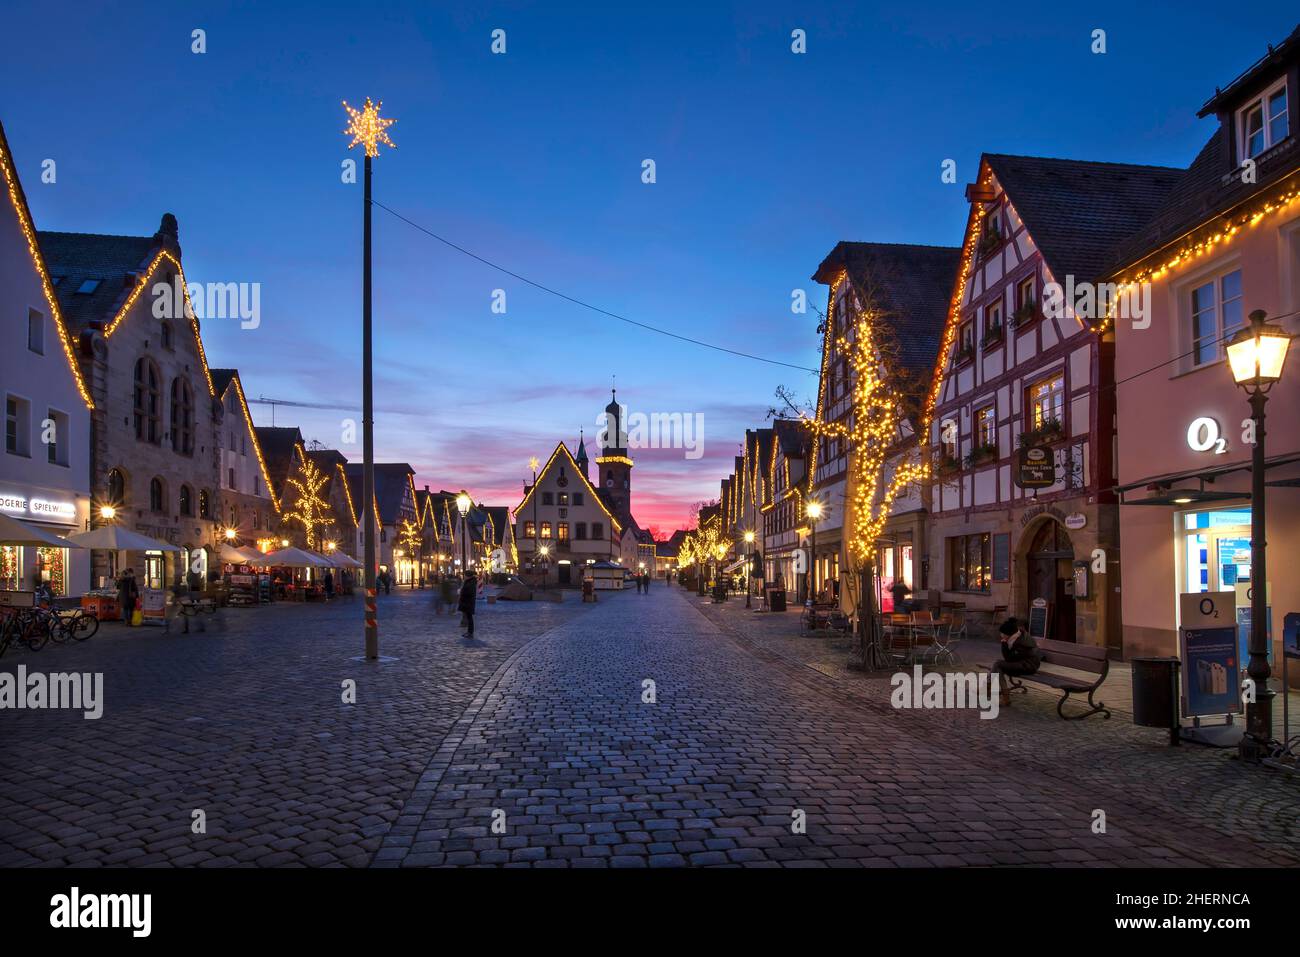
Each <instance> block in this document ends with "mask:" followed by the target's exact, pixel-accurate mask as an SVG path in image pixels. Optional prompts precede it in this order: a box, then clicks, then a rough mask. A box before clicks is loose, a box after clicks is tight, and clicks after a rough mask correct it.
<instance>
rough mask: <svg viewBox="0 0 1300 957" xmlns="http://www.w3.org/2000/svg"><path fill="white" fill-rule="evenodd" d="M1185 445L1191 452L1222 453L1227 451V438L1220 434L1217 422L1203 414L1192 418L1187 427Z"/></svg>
mask: <svg viewBox="0 0 1300 957" xmlns="http://www.w3.org/2000/svg"><path fill="white" fill-rule="evenodd" d="M1187 447H1188V448H1189V449H1191V450H1192V451H1193V452H1213V453H1214V454H1215V455H1222V454H1223V453H1225V452H1227V451H1228V440H1227V439H1225V438H1224V437H1223V436H1222V434H1220V429H1219V423H1218V422H1217V421H1216V420H1214V419H1212V418H1210V417H1209V416H1208V415H1203V416H1200V417H1199V418H1196V419H1192V424H1191V425H1189V426H1188V427H1187Z"/></svg>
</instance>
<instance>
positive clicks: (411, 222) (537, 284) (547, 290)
mask: <svg viewBox="0 0 1300 957" xmlns="http://www.w3.org/2000/svg"><path fill="white" fill-rule="evenodd" d="M370 205H372V206H377V207H379V208H380V209H382V210H383V211H384V212H386V213H388V214H389V215H391V216H395V217H396V218H397V219H400V220H401V221H402V222H404V223H406V224H407V225H408V226H410V227H412V228H413V229H417V230H419V231H420V232H422V233H424V234H425V235H426V236H428V237H430V238H432V239H436V240H437V241H438V242H440V243H442V244H443V245H445V246H449V247H450V248H452V249H454V250H456V251H457V252H458V253H462V254H463V255H466V256H468V257H470V258H471V259H475V260H477V261H478V262H481V263H483V265H485V266H488V267H490V268H492V269H495V270H496V271H497V272H500V273H504V274H505V275H507V276H510V277H511V278H513V279H517V280H519V281H520V282H522V283H525V284H527V285H529V286H532V287H533V288H534V289H540V290H541V291H542V292H545V293H549V294H550V295H552V296H556V297H557V298H559V299H563V300H565V301H566V302H571V303H573V304H574V305H575V306H581V307H582V308H584V309H590V310H591V311H592V312H595V313H599V314H600V315H602V316H608V317H609V318H610V319H617V320H618V321H619V322H626V323H627V324H628V325H631V326H636V327H638V328H640V329H645V330H646V331H648V332H654V333H658V334H659V335H661V336H668V337H669V338H671V339H677V340H679V341H681V342H688V343H690V344H691V345H696V346H701V347H703V348H705V349H713V350H714V351H715V352H725V353H727V354H728V355H733V356H738V357H740V358H742V359H753V360H754V361H755V362H766V363H767V364H768V365H774V366H784V367H785V368H787V369H796V370H798V371H800V372H812V373H816V372H817V370H816V369H810V368H808V367H807V366H801V365H796V364H795V363H793V362H782V361H781V360H780V359H770V358H768V357H767V356H756V355H754V354H753V353H749V352H741V351H740V350H739V349H728V348H727V347H726V346H719V345H716V344H714V343H712V342H705V341H704V340H703V339H693V338H691V337H690V336H683V335H681V334H680V333H677V332H671V331H669V330H668V329H661V328H659V327H658V326H652V325H650V324H649V323H645V322H638V321H637V320H635V319H629V318H628V317H627V316H621V315H619V314H618V313H616V312H610V311H609V310H608V309H602V308H601V307H600V306H596V305H593V304H591V303H589V302H585V301H583V300H582V299H578V298H576V297H574V296H570V295H568V294H567V293H563V292H560V291H559V290H558V289H553V288H551V287H550V286H547V285H544V284H543V283H540V282H537V281H536V280H533V279H529V278H528V277H527V276H521V275H520V274H519V273H517V272H515V271H514V270H512V269H507V268H506V267H505V266H502V265H501V264H500V263H495V262H493V261H492V260H490V259H486V258H484V257H483V256H480V255H478V253H475V252H471V251H470V250H468V249H466V248H465V247H464V246H461V245H458V244H457V243H454V242H452V241H451V240H450V239H446V238H444V237H442V236H439V235H438V234H437V233H435V232H433V231H432V230H430V229H426V228H425V227H424V226H421V225H420V224H419V223H417V222H415V221H414V220H411V219H408V218H407V217H406V216H403V215H402V214H401V213H399V212H397V210H395V209H390V208H389V207H387V206H385V205H384V204H383V203H381V202H379V201H377V200H373V199H372V200H371V201H370Z"/></svg>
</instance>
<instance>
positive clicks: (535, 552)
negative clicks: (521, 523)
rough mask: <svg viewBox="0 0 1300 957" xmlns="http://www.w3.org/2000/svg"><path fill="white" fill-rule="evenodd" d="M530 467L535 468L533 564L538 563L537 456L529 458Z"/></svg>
mask: <svg viewBox="0 0 1300 957" xmlns="http://www.w3.org/2000/svg"><path fill="white" fill-rule="evenodd" d="M528 467H529V468H530V469H532V470H533V564H534V565H536V564H537V555H538V550H537V456H536V455H534V456H533V457H532V458H530V459H529V460H528Z"/></svg>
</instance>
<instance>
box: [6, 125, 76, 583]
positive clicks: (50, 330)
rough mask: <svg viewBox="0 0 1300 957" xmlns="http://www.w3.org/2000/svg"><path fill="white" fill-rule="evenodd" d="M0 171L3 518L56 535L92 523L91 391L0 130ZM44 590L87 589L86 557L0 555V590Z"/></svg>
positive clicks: (59, 552) (66, 552)
mask: <svg viewBox="0 0 1300 957" xmlns="http://www.w3.org/2000/svg"><path fill="white" fill-rule="evenodd" d="M0 167H2V168H3V175H4V185H5V191H6V200H5V201H4V202H3V203H2V204H0V205H2V206H3V209H0V391H3V393H4V403H5V451H4V455H3V456H0V511H3V513H4V514H5V515H9V516H12V517H14V518H17V519H19V520H21V521H25V522H28V523H30V524H32V525H35V526H37V527H39V528H41V529H42V530H44V531H46V532H50V533H53V534H54V535H59V536H63V535H67V534H69V533H71V532H77V531H81V530H83V529H85V528H87V527H88V525H89V519H90V410H91V407H92V405H93V401H92V398H91V393H90V390H89V389H88V388H87V385H86V383H85V381H84V380H83V378H82V373H81V369H80V367H79V366H78V363H77V359H76V343H75V341H74V340H73V338H72V337H71V336H70V334H69V331H68V328H67V326H66V325H65V323H64V320H63V314H62V311H61V310H60V308H59V302H58V297H57V293H56V292H55V290H54V286H53V283H52V281H51V279H50V274H49V271H48V270H47V269H46V265H45V260H44V257H43V255H42V253H41V249H40V247H39V245H38V242H37V237H36V228H35V226H34V225H33V224H32V217H31V212H30V211H29V210H28V208H27V198H26V196H25V195H24V194H23V188H22V184H21V183H20V182H19V181H18V174H17V171H16V169H15V164H14V160H13V156H12V155H11V154H10V152H9V143H8V140H6V139H5V135H4V128H3V127H0ZM38 581H44V582H47V583H48V584H49V585H50V589H51V591H53V592H54V594H55V595H76V594H80V593H82V592H84V591H86V590H87V589H88V588H89V587H91V585H92V584H94V583H92V582H91V580H90V553H89V552H88V551H85V550H83V549H68V548H57V547H48V548H45V547H32V546H16V545H15V546H0V590H22V591H31V590H32V589H33V588H34V587H35V585H36V583H37V582H38Z"/></svg>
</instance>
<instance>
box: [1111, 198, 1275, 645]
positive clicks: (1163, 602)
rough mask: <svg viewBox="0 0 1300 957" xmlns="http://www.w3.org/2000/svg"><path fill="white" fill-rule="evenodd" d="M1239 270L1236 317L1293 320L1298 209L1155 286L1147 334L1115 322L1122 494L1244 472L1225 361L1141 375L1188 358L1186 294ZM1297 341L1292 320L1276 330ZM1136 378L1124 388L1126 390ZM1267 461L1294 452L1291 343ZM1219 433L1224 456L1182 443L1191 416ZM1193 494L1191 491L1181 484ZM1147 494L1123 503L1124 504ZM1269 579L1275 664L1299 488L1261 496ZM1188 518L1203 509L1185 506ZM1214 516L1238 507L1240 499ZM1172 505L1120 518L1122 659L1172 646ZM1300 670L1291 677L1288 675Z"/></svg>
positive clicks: (1228, 487) (1241, 402)
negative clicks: (1226, 469) (1149, 483)
mask: <svg viewBox="0 0 1300 957" xmlns="http://www.w3.org/2000/svg"><path fill="white" fill-rule="evenodd" d="M1236 268H1240V270H1241V278H1242V293H1243V311H1244V314H1245V315H1249V314H1250V312H1251V311H1252V310H1255V309H1263V310H1265V311H1266V312H1267V313H1268V314H1269V316H1270V317H1278V316H1287V315H1288V314H1291V313H1295V312H1296V311H1297V310H1300V202H1295V203H1292V204H1291V205H1290V206H1289V207H1287V208H1286V209H1285V210H1283V211H1282V212H1280V213H1277V214H1274V215H1273V216H1270V217H1268V218H1266V219H1264V220H1261V221H1260V222H1259V223H1258V224H1257V225H1255V226H1253V227H1249V228H1247V229H1246V230H1244V231H1243V232H1241V233H1238V234H1237V236H1236V237H1235V238H1234V239H1233V241H1231V242H1230V243H1228V244H1226V245H1224V246H1222V247H1219V248H1217V249H1216V250H1215V251H1214V253H1212V254H1209V255H1205V256H1202V257H1201V258H1198V259H1196V260H1193V261H1191V262H1190V263H1187V264H1185V265H1182V266H1179V267H1177V268H1176V269H1174V270H1173V271H1172V272H1169V273H1166V274H1165V275H1164V276H1162V277H1161V278H1159V279H1157V280H1155V281H1154V282H1153V285H1152V300H1151V302H1152V315H1151V325H1150V327H1149V328H1146V329H1141V328H1134V323H1133V322H1132V321H1131V320H1125V319H1120V320H1118V321H1117V322H1116V327H1115V334H1116V343H1117V346H1116V363H1115V377H1116V380H1117V381H1118V382H1121V383H1123V384H1122V385H1120V386H1119V387H1118V417H1119V421H1118V433H1119V439H1118V441H1119V481H1120V484H1122V485H1126V484H1131V483H1134V482H1139V481H1143V480H1145V479H1148V478H1154V477H1157V476H1161V475H1166V474H1171V473H1181V472H1186V471H1193V470H1198V471H1199V470H1205V469H1210V468H1214V467H1218V466H1224V465H1230V464H1235V463H1240V462H1247V463H1248V462H1249V460H1250V455H1251V446H1250V445H1249V444H1247V443H1245V442H1243V441H1242V420H1243V419H1246V418H1248V417H1249V414H1250V410H1249V405H1248V403H1247V399H1246V394H1245V392H1243V391H1242V390H1241V389H1240V388H1238V387H1237V386H1236V385H1235V384H1233V382H1232V377H1231V375H1230V373H1229V371H1228V368H1227V365H1226V363H1224V362H1219V363H1214V364H1213V365H1209V366H1205V367H1202V368H1199V369H1196V370H1193V371H1187V369H1186V368H1185V367H1184V364H1183V363H1181V362H1175V363H1171V364H1170V365H1169V366H1167V367H1165V368H1162V369H1158V370H1156V371H1152V372H1146V374H1142V375H1139V374H1140V373H1143V372H1145V370H1148V369H1151V368H1152V367H1153V366H1156V365H1158V364H1159V363H1161V362H1165V361H1166V360H1169V359H1170V358H1172V357H1173V356H1176V355H1179V354H1181V353H1184V352H1186V351H1188V350H1189V348H1190V342H1189V341H1188V333H1187V329H1188V327H1189V324H1190V290H1191V288H1192V286H1194V285H1197V284H1199V282H1201V281H1204V279H1206V278H1208V277H1210V276H1215V275H1220V274H1221V273H1222V272H1223V271H1231V270H1233V269H1236ZM1279 324H1280V325H1282V326H1283V327H1284V328H1286V329H1287V330H1288V331H1289V332H1290V333H1291V334H1292V335H1293V336H1295V335H1300V320H1298V319H1297V317H1296V316H1294V315H1290V316H1289V318H1284V319H1282V320H1281V321H1280V323H1279ZM1133 376H1138V377H1137V378H1135V379H1133V381H1131V382H1124V380H1125V379H1128V378H1130V377H1133ZM1266 412H1267V416H1268V418H1267V433H1268V435H1267V443H1266V451H1267V454H1268V456H1269V458H1273V457H1275V456H1278V455H1281V454H1284V453H1288V452H1291V453H1294V452H1300V344H1298V343H1297V342H1296V341H1293V342H1292V345H1291V349H1290V355H1289V357H1288V360H1287V365H1286V368H1285V371H1284V374H1283V379H1282V381H1281V382H1279V383H1278V384H1277V385H1276V386H1274V388H1273V391H1272V393H1271V394H1270V401H1269V403H1268V406H1267V409H1266ZM1202 416H1204V417H1208V418H1211V419H1213V420H1215V422H1216V423H1217V424H1218V427H1219V429H1220V434H1221V435H1222V437H1223V438H1224V439H1225V440H1226V441H1225V447H1224V451H1223V452H1222V453H1216V452H1215V451H1214V450H1210V451H1205V452H1197V451H1195V450H1193V449H1192V448H1191V447H1190V446H1189V444H1188V438H1187V432H1188V427H1189V426H1190V425H1191V424H1192V422H1193V420H1195V419H1197V418H1198V417H1202ZM1297 476H1300V465H1293V466H1289V467H1286V468H1283V469H1276V468H1275V469H1272V470H1270V471H1269V473H1268V477H1269V480H1270V481H1272V480H1275V479H1279V478H1284V477H1297ZM1184 484H1185V485H1187V486H1190V487H1195V486H1194V483H1184ZM1207 487H1208V488H1213V489H1215V490H1221V491H1236V490H1245V489H1248V488H1249V487H1250V472H1249V470H1245V471H1241V472H1235V473H1233V474H1232V475H1230V476H1227V477H1224V478H1222V479H1220V480H1219V481H1217V482H1216V483H1215V484H1214V485H1213V486H1207ZM1143 494H1145V493H1144V492H1143V491H1141V490H1138V491H1136V492H1133V493H1129V494H1128V498H1129V499H1130V500H1132V499H1133V498H1134V497H1140V496H1141V495H1143ZM1267 504H1268V510H1267V516H1266V521H1267V525H1268V528H1267V535H1268V538H1267V540H1268V545H1269V548H1268V565H1269V571H1268V577H1269V579H1270V580H1271V582H1272V586H1273V600H1272V606H1273V620H1274V638H1275V649H1274V654H1275V655H1278V654H1280V648H1279V647H1277V645H1278V644H1280V640H1281V630H1282V617H1283V615H1285V614H1286V613H1287V612H1290V611H1300V575H1298V574H1297V573H1296V567H1297V564H1298V563H1300V488H1271V489H1269V493H1268V496H1267ZM1191 507H1194V508H1197V509H1203V508H1206V507H1209V506H1207V505H1204V504H1202V505H1196V506H1191ZM1215 507H1218V508H1244V507H1246V502H1245V500H1238V501H1235V502H1226V503H1223V504H1221V505H1216V506H1215ZM1176 515H1177V513H1176V512H1175V509H1173V508H1170V507H1156V506H1124V507H1123V508H1122V509H1121V515H1120V538H1121V556H1122V557H1121V580H1122V589H1123V613H1124V653H1125V656H1126V657H1129V656H1132V655H1135V654H1149V653H1160V654H1171V653H1176V648H1177V644H1176V642H1177V620H1176V619H1177V612H1176V608H1177V595H1178V591H1179V590H1180V588H1179V582H1178V581H1177V579H1176V571H1175V569H1176V556H1175V551H1176V544H1175V543H1176V539H1175V519H1176ZM1296 670H1300V669H1296Z"/></svg>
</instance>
